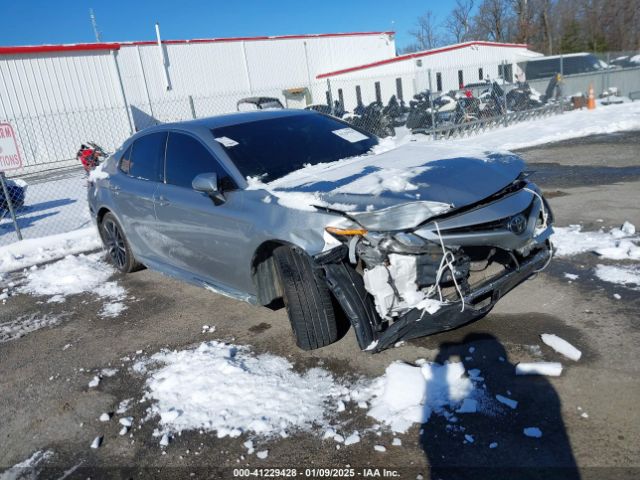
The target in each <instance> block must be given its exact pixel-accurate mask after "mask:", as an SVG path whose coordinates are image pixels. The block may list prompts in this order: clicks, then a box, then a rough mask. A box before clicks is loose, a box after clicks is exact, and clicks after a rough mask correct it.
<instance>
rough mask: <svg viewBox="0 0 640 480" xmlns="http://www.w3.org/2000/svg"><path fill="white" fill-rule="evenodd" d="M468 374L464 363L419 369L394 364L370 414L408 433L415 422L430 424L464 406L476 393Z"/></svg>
mask: <svg viewBox="0 0 640 480" xmlns="http://www.w3.org/2000/svg"><path fill="white" fill-rule="evenodd" d="M464 374H465V369H464V366H463V364H462V363H446V364H444V365H440V364H438V363H430V362H425V363H424V364H422V366H420V367H417V366H413V365H408V364H406V363H402V362H394V363H392V364H391V365H389V366H388V367H387V370H386V372H385V374H384V376H383V377H381V379H380V381H379V382H378V383H377V384H376V385H375V386H374V388H373V397H374V398H372V400H371V401H370V405H371V408H370V409H369V412H368V415H369V416H371V417H373V418H375V419H376V420H378V421H380V422H383V423H385V424H387V425H389V426H390V428H391V430H393V431H394V432H406V431H407V430H408V429H409V427H411V425H412V424H413V423H416V422H418V423H424V422H426V421H427V420H428V419H429V417H430V416H431V413H432V412H436V413H444V411H445V408H457V407H460V406H461V405H462V404H463V402H464V400H465V399H466V398H469V397H470V396H472V394H474V393H476V392H475V391H474V387H473V383H472V382H471V380H470V379H469V378H468V377H466V376H465V375H464ZM466 408H469V403H467V407H466Z"/></svg>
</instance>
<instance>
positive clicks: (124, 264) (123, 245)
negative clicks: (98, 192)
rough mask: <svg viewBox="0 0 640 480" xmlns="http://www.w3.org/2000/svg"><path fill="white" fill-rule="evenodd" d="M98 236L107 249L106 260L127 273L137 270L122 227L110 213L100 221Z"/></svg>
mask: <svg viewBox="0 0 640 480" xmlns="http://www.w3.org/2000/svg"><path fill="white" fill-rule="evenodd" d="M100 236H101V237H102V243H103V244H104V246H105V248H106V249H107V260H109V262H110V263H111V264H112V265H113V266H114V267H115V268H116V269H118V270H119V271H120V272H122V273H129V272H133V271H135V270H138V269H139V268H140V267H141V265H140V264H139V263H138V262H136V259H135V258H134V257H133V252H132V251H131V247H130V246H129V242H128V241H127V238H126V237H125V236H124V232H123V231H122V227H121V226H120V223H119V222H118V220H116V217H115V216H114V215H113V214H112V213H107V214H105V216H104V217H103V218H102V222H100Z"/></svg>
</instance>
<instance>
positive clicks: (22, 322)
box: [0, 313, 61, 343]
mask: <svg viewBox="0 0 640 480" xmlns="http://www.w3.org/2000/svg"><path fill="white" fill-rule="evenodd" d="M60 320H61V317H60V316H53V315H39V314H37V313H33V314H31V315H25V316H22V317H18V318H16V319H15V320H10V321H8V322H4V323H0V343H5V342H9V341H11V340H16V339H18V338H20V337H24V336H25V335H26V334H28V333H31V332H35V331H36V330H40V329H41V328H45V327H53V326H54V325H57V324H58V323H60Z"/></svg>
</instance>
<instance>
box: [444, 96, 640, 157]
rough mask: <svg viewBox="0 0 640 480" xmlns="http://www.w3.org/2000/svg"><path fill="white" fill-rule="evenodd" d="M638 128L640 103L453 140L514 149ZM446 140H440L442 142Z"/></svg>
mask: <svg viewBox="0 0 640 480" xmlns="http://www.w3.org/2000/svg"><path fill="white" fill-rule="evenodd" d="M638 129H640V103H639V102H631V103H624V104H621V105H609V106H606V107H602V108H597V109H595V110H574V111H572V112H566V113H563V114H562V115H554V116H551V117H544V118H540V119H537V120H530V121H527V122H521V123H516V124H514V125H511V126H509V127H506V128H497V129H494V130H490V131H488V132H485V133H483V134H481V135H471V136H469V137H467V138H464V139H460V140H455V141H454V142H452V143H455V144H458V145H465V146H466V145H474V146H480V147H482V148H486V149H491V150H495V149H498V150H502V149H506V150H516V149H519V148H526V147H533V146H535V145H542V144H545V143H552V142H559V141H562V140H568V139H571V138H580V137H587V136H589V135H597V134H603V133H613V132H621V131H625V130H638ZM445 141H446V140H442V142H445Z"/></svg>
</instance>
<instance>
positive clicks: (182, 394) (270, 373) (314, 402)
mask: <svg viewBox="0 0 640 480" xmlns="http://www.w3.org/2000/svg"><path fill="white" fill-rule="evenodd" d="M150 361H151V362H153V363H157V364H159V365H160V367H159V368H157V369H156V370H155V371H153V372H152V373H151V375H150V377H149V378H148V379H147V383H146V386H147V389H148V392H147V394H146V395H145V398H146V399H149V400H152V402H153V404H152V406H151V407H150V416H158V417H159V418H160V433H167V432H170V433H179V432H181V431H183V430H197V429H201V430H206V431H215V432H216V433H217V436H218V437H219V438H223V437H227V436H229V437H237V436H239V435H241V434H242V433H244V432H251V433H254V434H257V435H261V436H270V435H277V434H279V432H281V431H282V430H285V429H286V430H290V429H292V430H295V429H298V430H309V429H310V428H311V427H312V425H313V423H314V422H316V423H321V422H322V421H323V418H324V417H325V415H326V412H327V410H332V409H331V406H332V405H335V397H336V396H338V395H339V392H340V391H341V390H342V387H341V386H340V385H338V384H337V383H336V382H335V381H334V379H333V377H332V376H331V374H330V373H329V372H328V371H326V370H323V369H320V368H314V369H311V370H309V371H307V372H305V373H304V374H300V373H297V372H294V371H293V368H292V365H291V363H289V362H288V361H287V360H286V359H284V358H282V357H277V356H274V355H269V354H264V355H258V356H255V355H254V354H252V353H251V352H250V351H249V349H248V348H247V347H243V346H236V345H229V344H224V343H221V342H217V341H211V342H204V343H202V344H201V345H200V346H199V347H198V348H196V349H193V350H183V351H173V352H169V351H164V352H160V353H158V354H156V355H154V356H153V357H151V359H150ZM239 399H241V401H239ZM171 411H176V412H181V414H180V415H178V416H174V415H169V416H167V414H168V412H171Z"/></svg>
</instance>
